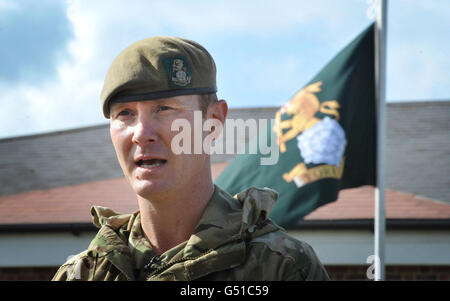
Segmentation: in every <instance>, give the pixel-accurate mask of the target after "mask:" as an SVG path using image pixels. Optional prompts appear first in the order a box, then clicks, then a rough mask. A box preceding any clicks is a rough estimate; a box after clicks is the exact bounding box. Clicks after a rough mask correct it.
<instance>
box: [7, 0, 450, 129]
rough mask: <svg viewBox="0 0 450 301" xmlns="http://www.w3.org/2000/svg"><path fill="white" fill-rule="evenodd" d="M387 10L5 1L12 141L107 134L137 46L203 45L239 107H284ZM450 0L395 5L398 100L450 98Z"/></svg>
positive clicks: (231, 0) (203, 2)
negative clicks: (165, 39)
mask: <svg viewBox="0 0 450 301" xmlns="http://www.w3.org/2000/svg"><path fill="white" fill-rule="evenodd" d="M374 1H375V0H340V1H336V0H315V1H310V0H292V1H284V0H273V1H272V0H270V1H269V0H268V1H262V0H260V1H256V0H248V1H242V0H236V1H235V0H225V1H221V0H217V1H208V0H190V1H176V0H170V1H169V0H167V1H151V0H95V1H91V0H87V1H84V0H82V1H78V0H39V1H36V0H0V91H1V92H0V107H1V108H2V110H3V112H4V113H3V116H2V117H3V118H0V138H8V137H16V136H24V135H32V134H39V133H46V132H51V131H58V130H66V129H73V128H78V127H85V126H92V125H98V124H105V123H107V122H108V121H107V120H106V119H105V118H104V117H103V115H102V111H101V105H100V92H101V89H102V86H103V79H104V76H105V74H106V72H107V70H108V68H109V65H110V64H111V62H112V61H113V60H114V58H115V57H116V56H117V55H118V54H119V53H120V52H121V51H122V50H123V49H125V48H126V47H127V46H129V45H130V44H131V43H133V42H136V41H138V40H141V39H144V38H146V37H149V36H154V35H171V36H179V37H185V38H188V39H192V40H195V41H197V42H199V43H200V44H202V45H203V46H205V48H206V49H208V51H209V52H210V53H211V54H212V56H213V57H214V59H215V62H216V65H217V69H218V70H217V85H218V89H219V91H218V96H219V98H221V99H225V100H227V102H228V105H229V107H230V108H240V107H265V106H281V105H283V104H284V103H286V102H287V101H288V100H289V99H290V97H292V96H293V95H294V94H295V92H297V91H298V90H299V89H300V88H302V87H303V86H304V85H305V84H306V83H307V82H308V81H309V80H310V79H312V78H313V77H314V75H315V74H316V73H317V72H319V71H320V70H321V69H322V68H323V67H324V66H325V65H326V64H327V63H328V62H329V61H330V60H331V59H332V58H333V57H334V56H335V55H336V54H337V53H338V52H339V51H340V50H341V49H342V48H344V47H345V46H346V45H347V44H348V43H349V42H350V41H351V40H352V39H353V38H354V37H356V36H357V35H358V34H359V33H360V32H361V31H363V30H364V29H365V28H366V27H367V26H369V25H370V24H371V23H372V22H373V21H374V20H373V19H371V18H369V16H371V12H372V10H371V7H372V6H371V3H373V2H374ZM449 29H450V1H448V0H390V1H389V6H388V33H387V34H388V40H387V72H386V80H387V89H386V98H387V101H388V102H399V101H429V100H450V56H449V55H448V53H449V52H450V51H449V50H450V39H449V38H448V30H449Z"/></svg>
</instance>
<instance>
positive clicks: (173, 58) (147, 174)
mask: <svg viewBox="0 0 450 301" xmlns="http://www.w3.org/2000/svg"><path fill="white" fill-rule="evenodd" d="M216 92H217V88H216V66H215V63H214V60H213V58H212V57H211V55H210V54H209V53H208V51H207V50H206V49H205V48H203V47H202V46H201V45H199V44H198V43H196V42H193V41H190V40H187V39H181V38H174V37H152V38H148V39H144V40H142V41H139V42H136V43H134V44H132V45H131V46H130V47H128V48H127V49H125V50H124V51H123V52H122V53H120V54H119V55H118V57H117V58H116V59H115V60H114V61H113V63H112V65H111V67H110V69H109V70H108V73H107V75H106V78H105V81H104V86H103V90H102V94H101V101H102V107H103V113H104V115H105V117H106V118H109V119H110V134H111V139H112V142H113V145H114V148H115V151H116V154H117V158H118V161H119V163H120V166H121V168H122V170H123V173H124V175H125V178H126V179H127V181H128V182H129V184H130V185H131V187H132V189H133V190H134V192H135V193H136V196H137V200H138V205H139V211H137V212H135V213H132V214H117V213H115V212H114V211H113V210H111V209H109V208H105V207H99V206H94V207H93V208H92V210H91V213H92V216H93V222H94V224H95V225H96V226H97V227H98V228H100V229H99V231H98V233H97V235H96V236H95V238H94V239H93V240H92V242H91V244H90V245H89V247H88V249H87V250H86V251H84V252H82V253H80V254H78V255H76V256H74V257H72V258H70V259H69V260H68V261H67V262H66V263H64V264H63V265H62V266H61V267H60V268H59V270H58V271H57V273H56V274H55V276H54V278H53V280H328V275H327V273H326V271H325V269H324V267H323V266H322V264H321V263H320V261H319V259H318V258H317V256H316V254H315V253H314V251H313V249H312V248H311V247H310V246H309V245H308V244H306V243H305V242H301V241H298V240H296V239H294V238H292V237H290V236H289V235H288V234H287V233H286V232H285V231H284V230H283V229H282V228H281V227H279V226H277V225H276V224H274V222H273V221H271V220H270V219H268V214H269V212H270V209H271V208H272V205H273V204H274V202H275V201H276V199H277V193H276V192H275V191H273V190H271V189H268V188H263V189H259V188H249V189H247V190H245V191H243V192H241V193H239V194H237V195H236V196H234V197H233V196H231V195H229V194H228V193H226V192H225V191H223V190H222V189H220V188H219V187H217V186H216V185H214V184H213V181H212V177H211V163H210V155H208V154H207V153H205V152H201V153H182V154H175V153H174V151H173V149H172V139H173V138H174V136H175V134H176V131H172V124H173V123H174V121H176V120H180V119H181V120H187V121H188V122H189V124H191V125H192V124H193V123H194V112H195V111H202V113H203V114H202V116H203V118H204V120H205V119H214V120H217V121H219V122H220V123H221V124H223V123H224V122H225V119H226V116H227V111H228V107H227V103H226V102H225V100H218V99H217V96H216ZM194 128H195V127H194V126H191V131H192V132H191V133H192V136H191V137H194V133H193V129H194ZM214 130H215V129H214V127H211V131H209V132H208V131H203V132H202V133H201V135H202V137H203V138H205V136H206V135H211V134H214V135H216V136H215V137H217V135H218V134H220V132H219V133H215V132H218V131H214ZM197 134H198V133H197ZM183 143H184V141H183ZM186 143H188V142H187V141H186ZM193 144H194V139H191V149H192V147H195V146H194V145H193Z"/></svg>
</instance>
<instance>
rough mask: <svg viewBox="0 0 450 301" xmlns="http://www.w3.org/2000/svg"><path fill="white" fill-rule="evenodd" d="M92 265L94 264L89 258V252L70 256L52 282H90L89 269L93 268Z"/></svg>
mask: <svg viewBox="0 0 450 301" xmlns="http://www.w3.org/2000/svg"><path fill="white" fill-rule="evenodd" d="M91 263H93V258H92V257H91V256H89V250H85V251H83V252H81V253H79V254H77V255H74V256H69V258H68V259H67V261H66V262H65V263H63V264H62V265H61V267H60V268H59V269H58V271H57V272H56V274H55V275H54V276H53V279H52V281H76V280H88V279H89V268H88V267H89V266H91Z"/></svg>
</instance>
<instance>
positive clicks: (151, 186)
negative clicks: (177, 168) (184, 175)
mask: <svg viewBox="0 0 450 301" xmlns="http://www.w3.org/2000/svg"><path fill="white" fill-rule="evenodd" d="M142 182H144V183H142ZM142 182H141V183H136V184H135V185H133V190H134V192H135V193H136V195H138V196H140V197H142V198H145V199H151V198H154V197H158V196H160V195H165V194H167V192H168V191H169V190H170V189H169V187H167V185H165V184H164V183H158V181H142Z"/></svg>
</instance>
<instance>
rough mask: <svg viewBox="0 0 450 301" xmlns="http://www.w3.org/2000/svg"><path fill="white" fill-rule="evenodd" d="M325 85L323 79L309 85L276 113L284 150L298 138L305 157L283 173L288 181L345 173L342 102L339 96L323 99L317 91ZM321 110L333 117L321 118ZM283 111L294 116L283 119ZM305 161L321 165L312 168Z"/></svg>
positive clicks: (333, 176)
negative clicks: (317, 114) (318, 95)
mask: <svg viewBox="0 0 450 301" xmlns="http://www.w3.org/2000/svg"><path fill="white" fill-rule="evenodd" d="M321 85H322V82H320V81H319V82H316V83H313V84H311V85H308V86H306V87H305V88H303V89H302V90H300V91H299V92H298V93H297V94H296V95H295V96H294V97H293V98H292V99H291V100H290V101H289V102H288V103H287V104H286V105H284V106H283V107H282V108H281V109H280V110H279V111H278V112H277V113H276V115H275V124H274V127H273V130H274V131H275V132H276V133H277V137H278V140H277V142H278V144H279V146H280V152H281V153H285V152H286V142H287V141H289V140H291V139H294V138H296V139H297V147H298V149H299V151H300V155H301V156H302V158H303V160H304V162H300V163H298V164H297V165H296V166H295V167H294V168H293V169H292V170H291V171H289V172H287V173H285V174H283V179H284V180H285V181H286V182H288V183H289V182H291V181H294V182H295V184H296V185H297V186H298V187H301V186H303V185H305V184H308V183H311V182H314V181H317V180H319V179H323V178H341V177H342V172H343V164H344V152H345V145H346V139H345V132H344V130H343V129H342V127H341V126H340V124H339V123H338V122H337V121H338V120H339V118H340V115H339V112H338V109H339V107H340V105H339V103H338V102H337V101H336V100H327V101H323V102H320V100H319V99H318V97H317V96H316V95H315V93H317V92H320V91H321ZM317 112H321V113H323V114H326V115H330V116H331V117H333V118H330V117H329V116H325V117H324V118H323V119H320V118H317V117H316V113H317ZM282 114H287V115H292V117H291V118H290V119H287V120H281V115H282ZM283 131H285V132H283ZM305 163H306V164H308V163H312V164H321V165H319V166H316V167H313V168H310V169H308V168H307V167H306V164H305Z"/></svg>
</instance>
